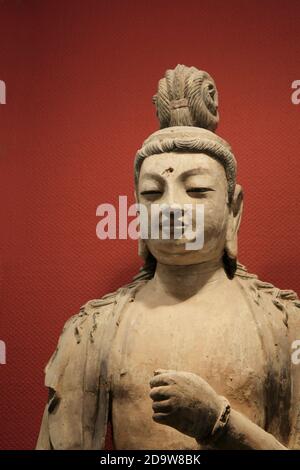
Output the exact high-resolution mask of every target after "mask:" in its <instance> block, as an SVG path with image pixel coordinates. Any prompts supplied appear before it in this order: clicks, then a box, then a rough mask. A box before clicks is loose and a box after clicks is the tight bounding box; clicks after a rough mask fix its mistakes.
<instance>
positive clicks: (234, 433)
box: [214, 409, 287, 450]
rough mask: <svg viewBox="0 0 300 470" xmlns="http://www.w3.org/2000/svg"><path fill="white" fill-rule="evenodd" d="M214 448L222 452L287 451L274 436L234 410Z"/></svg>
mask: <svg viewBox="0 0 300 470" xmlns="http://www.w3.org/2000/svg"><path fill="white" fill-rule="evenodd" d="M214 447H215V448H217V449H222V450H223V449H226V450H230V449H234V450H287V447H285V446H284V445H283V444H281V443H280V442H279V441H278V440H277V439H276V438H275V437H274V436H273V435H272V434H270V433H268V432H266V431H265V430H264V429H262V428H261V427H260V426H257V424H255V423H253V422H252V421H251V420H250V419H248V418H247V417H246V416H244V415H243V414H242V413H239V412H238V411H236V410H234V409H231V411H230V416H229V420H228V423H227V425H226V430H225V431H224V433H223V434H222V435H221V436H220V437H219V438H218V440H217V442H216V444H215V445H214Z"/></svg>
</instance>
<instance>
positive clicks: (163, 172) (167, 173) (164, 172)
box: [161, 166, 174, 176]
mask: <svg viewBox="0 0 300 470" xmlns="http://www.w3.org/2000/svg"><path fill="white" fill-rule="evenodd" d="M173 171H174V168H172V167H171V166H170V167H169V168H166V169H165V170H164V171H162V173H161V175H167V176H168V175H169V174H170V173H173Z"/></svg>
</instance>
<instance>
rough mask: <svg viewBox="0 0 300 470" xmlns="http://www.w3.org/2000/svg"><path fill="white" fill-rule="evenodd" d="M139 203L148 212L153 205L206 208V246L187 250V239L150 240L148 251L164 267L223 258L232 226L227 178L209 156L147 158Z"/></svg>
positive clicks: (143, 169)
mask: <svg viewBox="0 0 300 470" xmlns="http://www.w3.org/2000/svg"><path fill="white" fill-rule="evenodd" d="M137 199H138V202H140V203H143V204H144V205H145V206H146V207H147V210H148V217H149V219H150V210H151V205H152V204H168V205H173V204H180V205H181V206H183V205H184V204H191V205H192V207H193V227H194V226H195V225H194V224H195V208H196V205H197V204H203V205H204V245H203V247H202V249H199V250H187V249H186V242H187V240H186V239H184V238H183V239H174V238H170V239H161V237H160V239H158V240H155V239H152V240H151V239H148V240H146V244H147V247H148V250H149V251H150V252H151V253H152V255H153V256H154V257H155V258H156V259H157V261H159V262H161V263H163V264H179V265H188V264H196V263H201V262H205V261H210V260H216V259H220V258H221V257H222V255H223V252H224V247H225V243H226V239H227V238H228V232H231V231H232V227H229V225H232V224H231V223H230V213H231V207H230V204H229V203H228V190H227V179H226V175H225V170H224V168H223V166H222V165H221V163H219V162H218V161H217V160H215V159H214V158H212V157H209V156H208V155H206V154H202V153H201V154H197V153H180V154H179V153H174V152H173V153H164V154H159V155H152V156H150V157H147V158H146V159H145V160H144V162H143V164H142V167H141V171H140V177H139V182H138V188H137Z"/></svg>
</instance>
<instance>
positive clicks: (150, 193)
mask: <svg viewBox="0 0 300 470" xmlns="http://www.w3.org/2000/svg"><path fill="white" fill-rule="evenodd" d="M141 194H142V196H150V197H151V196H160V195H161V194H162V192H161V191H159V190H158V189H148V190H146V191H141Z"/></svg>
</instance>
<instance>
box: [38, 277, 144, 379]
mask: <svg viewBox="0 0 300 470" xmlns="http://www.w3.org/2000/svg"><path fill="white" fill-rule="evenodd" d="M147 281H148V279H147V277H145V276H143V275H140V274H139V275H137V276H136V277H135V278H134V279H133V281H132V282H131V283H129V284H126V285H123V286H121V287H119V288H118V289H116V290H115V291H113V292H110V293H108V294H105V295H103V296H102V297H101V298H98V299H92V300H89V301H88V302H86V303H85V304H84V305H82V306H81V307H80V309H79V312H78V313H76V314H75V315H73V316H71V317H70V318H69V319H68V320H67V321H66V323H65V324H64V327H63V328H62V331H61V334H60V337H59V340H58V343H57V347H56V349H55V351H54V353H53V354H52V356H51V358H50V360H49V361H48V363H47V365H46V368H45V373H46V385H47V386H51V387H53V385H51V384H53V383H54V382H56V381H57V377H58V376H59V375H60V373H61V371H62V370H64V369H65V367H66V366H67V364H68V363H69V358H71V357H72V362H74V363H75V362H76V359H75V358H79V359H78V360H81V358H82V357H83V356H84V355H85V351H86V350H87V348H89V347H90V346H89V345H91V344H94V347H100V346H99V345H98V343H99V338H102V337H103V336H105V334H106V331H107V328H109V329H110V330H111V329H112V328H114V327H115V326H117V324H118V320H117V316H118V315H117V313H116V312H118V311H120V310H121V309H122V306H123V305H125V304H126V302H127V301H128V300H129V299H130V297H132V296H134V295H135V291H136V290H137V289H138V288H139V287H140V286H142V285H144V284H145V283H146V282H147ZM53 388H54V387H53Z"/></svg>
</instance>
